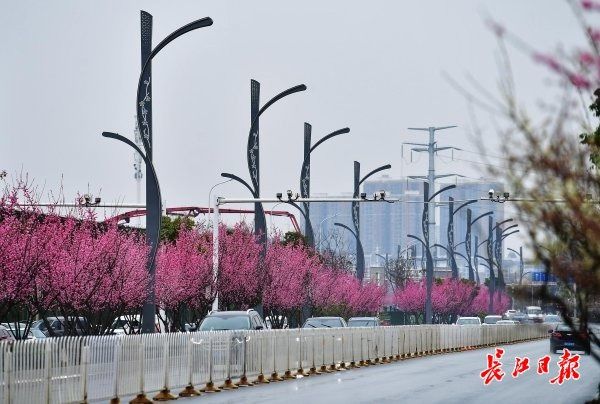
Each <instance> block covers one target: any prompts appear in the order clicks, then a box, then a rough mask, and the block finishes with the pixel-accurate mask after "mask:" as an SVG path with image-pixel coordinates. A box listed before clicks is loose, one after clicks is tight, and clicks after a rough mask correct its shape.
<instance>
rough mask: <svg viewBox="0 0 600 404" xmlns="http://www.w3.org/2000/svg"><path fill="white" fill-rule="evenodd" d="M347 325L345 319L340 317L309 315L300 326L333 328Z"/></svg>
mask: <svg viewBox="0 0 600 404" xmlns="http://www.w3.org/2000/svg"><path fill="white" fill-rule="evenodd" d="M335 327H347V325H346V321H345V320H344V319H343V318H341V317H311V318H309V319H308V320H306V322H305V323H304V325H303V326H302V328H335Z"/></svg>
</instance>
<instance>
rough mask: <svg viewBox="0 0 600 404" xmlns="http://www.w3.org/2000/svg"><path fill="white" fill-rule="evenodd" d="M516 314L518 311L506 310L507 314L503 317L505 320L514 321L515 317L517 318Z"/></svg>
mask: <svg viewBox="0 0 600 404" xmlns="http://www.w3.org/2000/svg"><path fill="white" fill-rule="evenodd" d="M515 314H517V311H516V310H513V309H508V310H506V313H504V316H503V317H504V319H506V320H512V319H513V317H514V316H515Z"/></svg>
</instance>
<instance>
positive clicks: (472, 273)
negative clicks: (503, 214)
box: [465, 209, 494, 284]
mask: <svg viewBox="0 0 600 404" xmlns="http://www.w3.org/2000/svg"><path fill="white" fill-rule="evenodd" d="M493 213H494V212H492V211H489V212H485V213H483V214H481V215H479V216H477V217H476V218H475V219H474V220H471V217H472V214H473V212H472V211H471V209H467V233H466V234H465V252H466V255H467V263H468V265H469V280H470V281H471V282H475V281H477V284H479V271H477V263H475V261H476V260H477V258H476V257H475V258H473V254H472V245H471V229H472V227H473V224H475V223H476V222H477V221H478V220H479V219H481V218H484V217H486V216H489V215H492V214H493ZM475 246H477V236H475ZM475 255H477V252H475ZM473 263H475V267H473Z"/></svg>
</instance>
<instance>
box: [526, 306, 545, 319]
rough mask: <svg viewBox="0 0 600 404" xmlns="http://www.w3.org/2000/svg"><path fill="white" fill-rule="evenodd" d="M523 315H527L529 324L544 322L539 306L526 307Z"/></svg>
mask: <svg viewBox="0 0 600 404" xmlns="http://www.w3.org/2000/svg"><path fill="white" fill-rule="evenodd" d="M525 314H527V319H528V320H529V322H530V323H542V322H543V321H544V314H543V313H542V308H541V307H540V306H527V307H526V308H525Z"/></svg>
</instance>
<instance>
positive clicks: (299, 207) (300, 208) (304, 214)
mask: <svg viewBox="0 0 600 404" xmlns="http://www.w3.org/2000/svg"><path fill="white" fill-rule="evenodd" d="M283 203H287V204H289V205H292V206H293V207H295V208H296V209H298V210H299V211H300V214H302V216H303V217H304V220H305V222H306V223H308V225H309V226H310V232H311V233H313V234H314V231H313V228H312V223H311V222H310V218H309V217H308V215H307V214H306V212H305V211H304V209H302V207H301V206H300V205H298V204H297V203H296V202H294V201H283ZM305 236H306V235H305Z"/></svg>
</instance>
